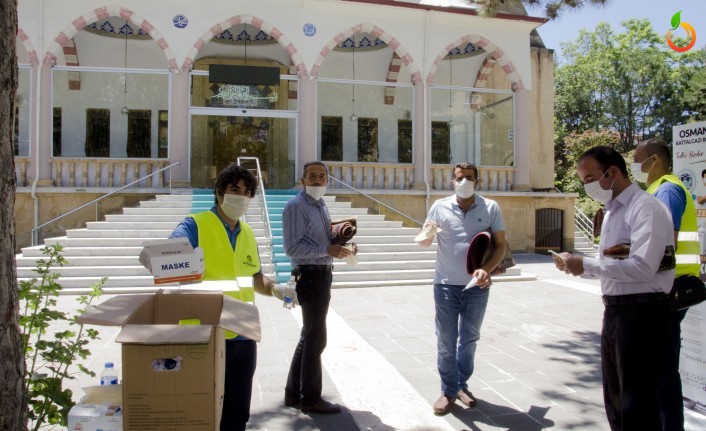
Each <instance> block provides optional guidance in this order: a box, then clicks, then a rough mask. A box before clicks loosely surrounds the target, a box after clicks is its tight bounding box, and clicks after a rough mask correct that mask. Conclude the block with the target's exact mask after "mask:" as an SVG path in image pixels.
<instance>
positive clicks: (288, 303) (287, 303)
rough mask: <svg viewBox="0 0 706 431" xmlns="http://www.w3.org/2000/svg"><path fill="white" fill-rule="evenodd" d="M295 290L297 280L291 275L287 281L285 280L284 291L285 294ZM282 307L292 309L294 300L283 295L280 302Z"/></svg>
mask: <svg viewBox="0 0 706 431" xmlns="http://www.w3.org/2000/svg"><path fill="white" fill-rule="evenodd" d="M296 289H297V278H296V276H294V275H292V276H291V277H289V280H287V288H286V289H285V292H292V291H296ZM282 307H284V308H292V307H294V300H293V298H292V297H291V296H288V295H287V294H286V293H285V296H284V301H282Z"/></svg>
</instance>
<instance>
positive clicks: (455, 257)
mask: <svg viewBox="0 0 706 431" xmlns="http://www.w3.org/2000/svg"><path fill="white" fill-rule="evenodd" d="M475 196H476V197H475V201H474V202H473V205H471V207H470V208H469V209H468V211H466V212H465V213H464V212H463V210H462V209H461V207H460V206H459V204H458V202H457V201H456V195H453V196H449V197H446V198H443V199H439V200H437V201H436V202H434V205H432V206H431V209H430V210H429V215H427V221H433V222H435V223H436V224H437V226H439V228H440V229H441V231H440V232H439V233H438V234H437V235H436V243H437V252H436V275H435V276H434V283H437V284H450V285H460V286H464V285H466V284H467V283H468V282H469V281H470V280H471V275H469V274H468V272H467V271H466V255H467V254H468V247H469V246H470V245H471V240H472V239H473V237H474V236H476V234H478V233H479V232H482V231H484V230H490V231H491V232H498V231H504V230H505V223H504V222H503V215H502V213H501V211H500V206H498V204H497V202H495V201H494V200H490V199H485V198H484V197H482V196H478V195H475Z"/></svg>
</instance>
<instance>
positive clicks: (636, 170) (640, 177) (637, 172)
mask: <svg viewBox="0 0 706 431" xmlns="http://www.w3.org/2000/svg"><path fill="white" fill-rule="evenodd" d="M651 158H652V156H650V157H648V158H646V159H645V160H643V161H642V163H638V162H633V163H630V173H631V174H632V177H633V178H635V181H637V182H640V183H646V182H647V177H649V176H650V171H651V170H652V168H654V166H655V164H654V163H652V166H650V170H649V171H647V172H642V165H643V164H645V162H646V161H648V160H650V159H651Z"/></svg>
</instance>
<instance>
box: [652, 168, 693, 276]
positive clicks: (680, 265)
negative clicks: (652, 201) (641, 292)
mask: <svg viewBox="0 0 706 431" xmlns="http://www.w3.org/2000/svg"><path fill="white" fill-rule="evenodd" d="M665 181H669V182H670V183H672V184H676V185H677V186H679V187H681V189H682V190H684V193H685V194H686V208H685V209H684V214H683V215H682V217H681V226H680V228H679V234H677V253H676V260H677V268H676V276H677V277H679V276H680V275H695V276H697V277H698V276H699V270H700V269H701V265H700V260H699V254H700V247H699V234H698V224H697V222H696V208H695V207H694V200H693V199H692V197H691V193H689V190H687V188H686V187H684V184H683V183H682V182H681V181H680V180H679V178H677V177H676V176H674V175H664V176H662V177H661V178H659V179H658V180H657V181H655V182H653V183H652V184H650V186H649V187H648V188H647V193H650V194H655V192H656V191H657V188H659V186H660V184H662V183H663V182H665Z"/></svg>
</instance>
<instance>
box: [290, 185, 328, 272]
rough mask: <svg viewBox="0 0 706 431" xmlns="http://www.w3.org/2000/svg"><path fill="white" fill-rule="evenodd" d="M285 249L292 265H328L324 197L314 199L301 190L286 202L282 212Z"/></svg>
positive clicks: (326, 219)
mask: <svg viewBox="0 0 706 431" xmlns="http://www.w3.org/2000/svg"><path fill="white" fill-rule="evenodd" d="M282 234H283V237H284V251H285V252H286V253H287V256H289V257H291V258H292V266H297V265H330V264H331V262H332V261H333V257H331V256H329V255H328V246H329V245H331V218H330V217H329V214H328V208H327V207H326V203H325V202H324V200H323V198H322V199H319V200H318V201H315V200H314V198H312V197H311V196H309V195H308V194H306V192H305V191H304V190H302V191H301V192H300V193H299V194H298V195H296V196H295V197H294V198H292V200H290V201H289V202H287V205H285V206H284V211H283V212H282Z"/></svg>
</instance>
